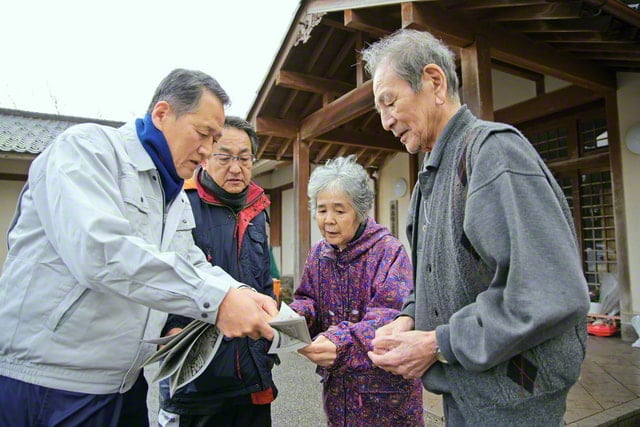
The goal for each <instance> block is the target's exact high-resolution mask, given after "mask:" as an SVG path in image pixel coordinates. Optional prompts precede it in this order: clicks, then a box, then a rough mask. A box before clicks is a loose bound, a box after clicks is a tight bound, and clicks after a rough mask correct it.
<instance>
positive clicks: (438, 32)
mask: <svg viewBox="0 0 640 427" xmlns="http://www.w3.org/2000/svg"><path fill="white" fill-rule="evenodd" d="M401 25H402V28H411V29H414V30H420V31H428V32H430V33H431V34H432V35H433V36H434V37H436V38H438V39H442V41H444V42H445V43H446V44H448V45H452V46H456V47H465V46H469V45H470V44H471V43H473V39H474V38H475V34H474V32H473V28H474V27H475V25H474V27H469V26H467V25H465V23H464V22H463V20H461V19H459V16H458V15H457V14H452V13H451V12H449V11H447V10H444V9H442V8H441V7H438V6H435V5H432V4H421V5H417V4H414V3H402V24H401Z"/></svg>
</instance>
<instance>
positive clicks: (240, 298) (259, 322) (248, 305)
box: [216, 288, 278, 340]
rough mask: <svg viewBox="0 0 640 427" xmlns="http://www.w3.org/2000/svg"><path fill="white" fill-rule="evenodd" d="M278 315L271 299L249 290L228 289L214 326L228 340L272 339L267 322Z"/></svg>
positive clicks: (272, 333) (274, 302)
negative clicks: (245, 338) (242, 338)
mask: <svg viewBox="0 0 640 427" xmlns="http://www.w3.org/2000/svg"><path fill="white" fill-rule="evenodd" d="M277 314H278V306H277V304H276V301H275V300H274V299H273V298H270V297H268V296H266V295H263V294H261V293H259V292H255V291H253V290H251V289H248V288H246V289H235V288H231V289H229V292H227V295H226V296H225V297H224V299H223V300H222V303H221V304H220V308H219V309H218V318H217V320H216V326H217V327H218V329H220V332H222V333H223V334H224V335H225V336H227V337H229V338H237V337H245V336H249V337H251V338H253V339H258V338H260V337H264V338H266V339H268V340H272V339H273V335H274V331H273V329H272V328H271V326H269V324H268V323H267V322H269V320H271V318H272V317H273V316H276V315H277Z"/></svg>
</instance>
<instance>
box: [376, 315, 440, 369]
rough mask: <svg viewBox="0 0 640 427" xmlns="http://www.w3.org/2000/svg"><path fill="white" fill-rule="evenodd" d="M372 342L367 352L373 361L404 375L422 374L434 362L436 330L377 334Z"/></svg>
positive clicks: (381, 366)
mask: <svg viewBox="0 0 640 427" xmlns="http://www.w3.org/2000/svg"><path fill="white" fill-rule="evenodd" d="M394 322H395V321H394ZM383 332H384V331H383ZM371 344H372V345H373V351H370V352H369V353H368V356H369V359H371V361H372V362H373V364H374V365H376V366H378V367H379V368H381V369H384V370H385V371H388V372H391V373H392V374H395V375H401V376H402V377H403V378H405V379H414V378H420V377H422V376H423V375H424V373H425V372H427V370H428V369H429V368H430V367H431V365H433V364H434V363H435V362H436V355H435V348H436V333H435V331H428V332H427V331H406V332H395V333H392V334H385V335H382V336H378V334H376V338H375V339H374V340H373V341H371Z"/></svg>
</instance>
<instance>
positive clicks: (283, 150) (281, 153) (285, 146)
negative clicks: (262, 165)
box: [276, 139, 293, 160]
mask: <svg viewBox="0 0 640 427" xmlns="http://www.w3.org/2000/svg"><path fill="white" fill-rule="evenodd" d="M291 141H293V139H288V140H286V141H285V143H284V144H282V146H280V148H279V149H278V152H277V153H276V160H280V159H282V156H284V153H286V152H287V149H288V148H289V146H290V145H291Z"/></svg>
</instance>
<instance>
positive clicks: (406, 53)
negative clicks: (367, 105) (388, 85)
mask: <svg viewBox="0 0 640 427" xmlns="http://www.w3.org/2000/svg"><path fill="white" fill-rule="evenodd" d="M362 60H363V61H364V62H365V68H366V70H367V71H368V72H369V75H370V76H371V77H373V75H374V74H375V72H376V69H377V68H378V67H379V66H380V65H381V64H387V63H388V64H389V65H390V66H391V67H392V69H393V71H395V73H396V74H397V75H398V76H400V78H402V79H403V80H405V81H406V82H407V83H409V85H410V86H411V89H412V90H413V91H414V92H415V93H418V92H419V91H420V89H421V88H422V70H423V68H424V67H425V65H428V64H436V65H438V66H439V67H440V68H442V70H443V71H444V74H445V76H446V77H447V93H448V94H449V96H450V97H451V98H452V99H458V98H459V92H458V89H459V88H458V86H459V82H458V75H457V74H456V63H455V54H454V53H453V52H452V51H451V49H449V48H448V47H447V46H446V45H445V44H444V43H443V42H442V41H440V40H438V39H436V38H435V37H434V36H433V35H431V34H430V33H428V32H426V31H417V30H406V29H401V30H398V31H396V32H394V33H393V34H391V35H389V36H387V37H384V38H382V39H380V40H379V41H377V42H375V43H373V44H372V45H370V46H368V47H366V48H365V49H364V50H363V51H362Z"/></svg>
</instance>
